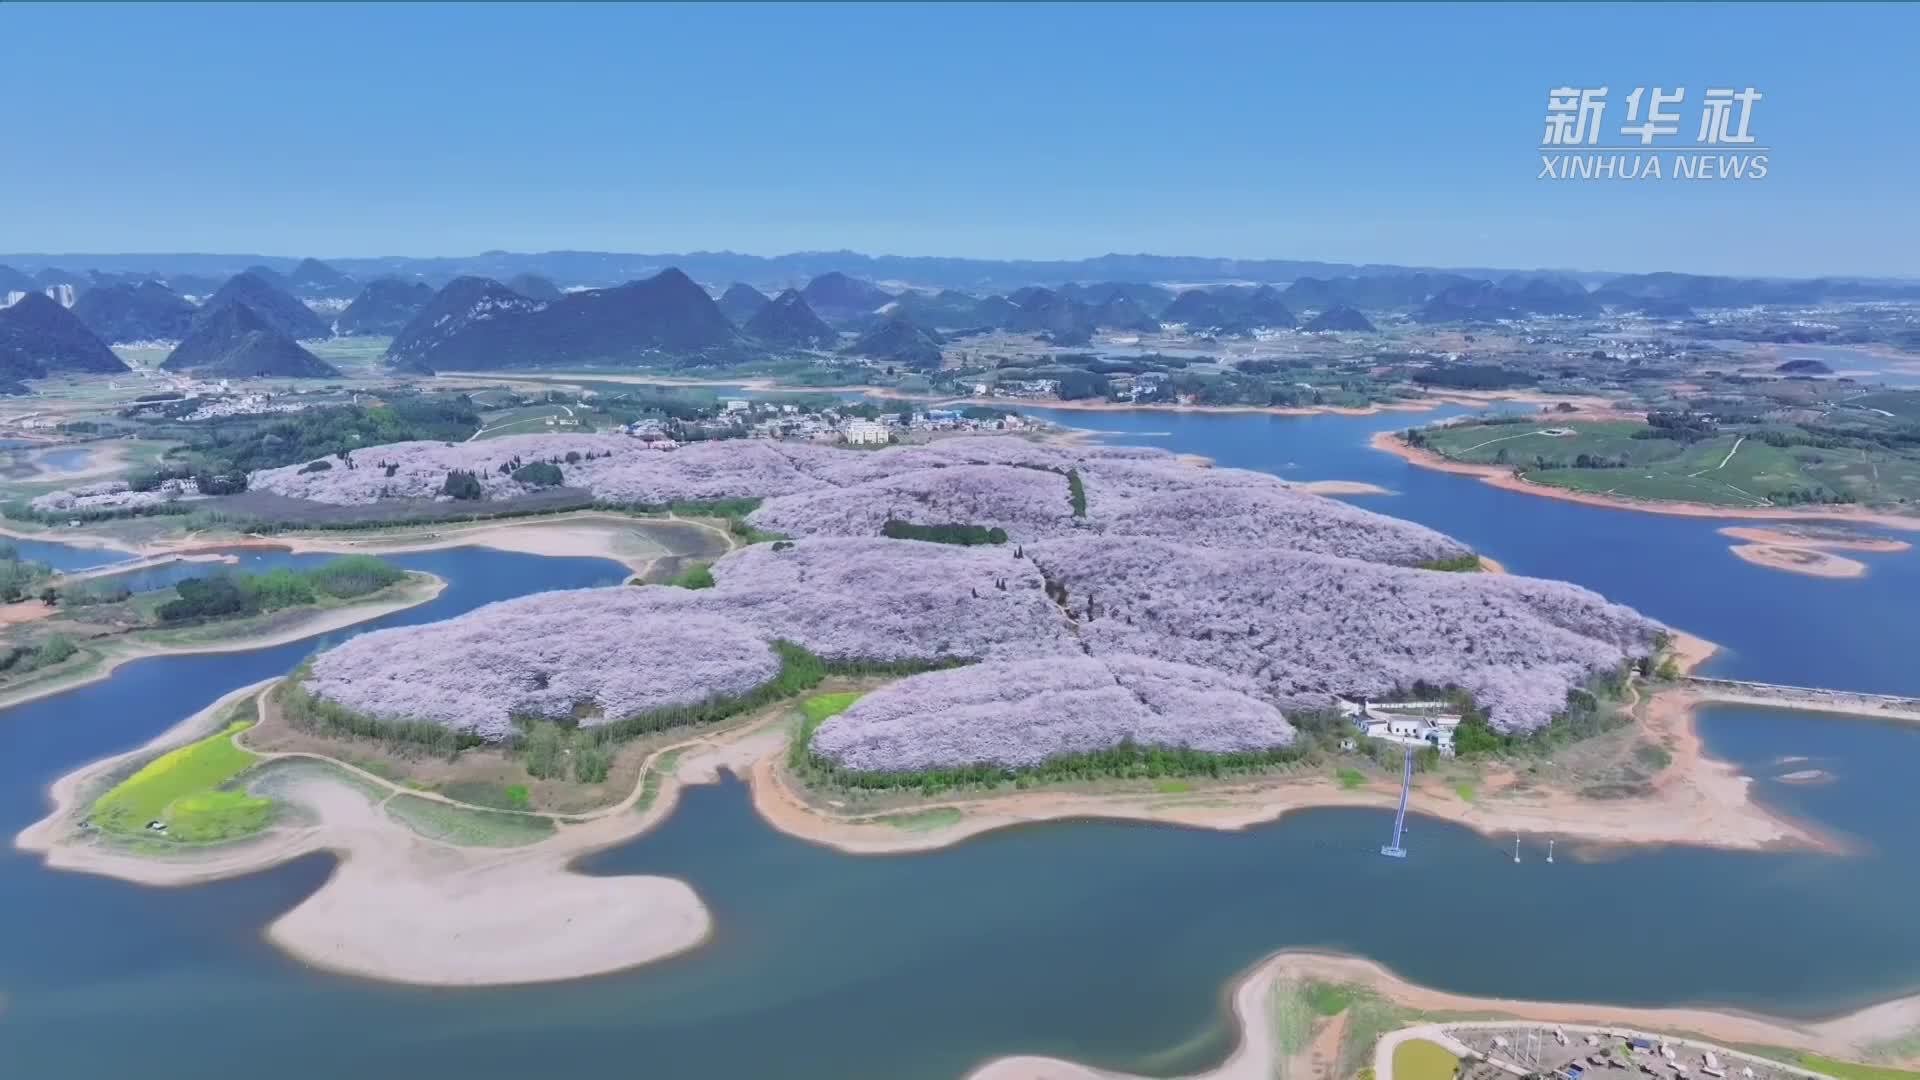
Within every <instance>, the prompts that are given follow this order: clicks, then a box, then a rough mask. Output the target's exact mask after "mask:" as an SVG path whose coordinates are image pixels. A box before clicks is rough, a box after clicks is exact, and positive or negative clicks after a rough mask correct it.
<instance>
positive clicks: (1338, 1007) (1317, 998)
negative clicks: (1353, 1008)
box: [1301, 979, 1354, 1016]
mask: <svg viewBox="0 0 1920 1080" xmlns="http://www.w3.org/2000/svg"><path fill="white" fill-rule="evenodd" d="M1301 993H1302V994H1304V995H1305V996H1306V999H1307V1005H1308V1006H1309V1007H1310V1008H1312V1009H1313V1011H1314V1012H1316V1013H1318V1014H1320V1015H1321V1016H1339V1015H1340V1014H1341V1013H1343V1012H1346V1011H1347V1008H1348V1006H1350V1005H1352V1004H1353V999H1354V988H1353V987H1352V986H1348V985H1346V984H1344V983H1330V982H1321V981H1320V980H1318V979H1310V980H1308V981H1307V983H1306V984H1305V985H1304V986H1303V987H1302V988H1301Z"/></svg>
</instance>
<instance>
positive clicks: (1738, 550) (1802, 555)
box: [1727, 544, 1867, 578]
mask: <svg viewBox="0 0 1920 1080" xmlns="http://www.w3.org/2000/svg"><path fill="white" fill-rule="evenodd" d="M1727 550H1728V551H1731V552H1733V553H1734V555H1735V556H1737V557H1739V558H1741V559H1744V560H1745V561H1747V562H1750V563H1752V564H1754V565H1755V566H1764V567H1766V568H1767V569H1769V570H1785V571H1787V572H1788V573H1791V574H1805V575H1807V576H1808V577H1822V578H1857V577H1864V576H1866V573H1867V564H1866V563H1863V562H1861V561H1860V560H1859V559H1849V558H1847V557H1846V556H1844V555H1834V554H1830V553H1828V552H1825V551H1815V550H1813V549H1812V548H1802V547H1781V546H1779V545H1775V544H1734V545H1732V546H1731V547H1729V548H1727Z"/></svg>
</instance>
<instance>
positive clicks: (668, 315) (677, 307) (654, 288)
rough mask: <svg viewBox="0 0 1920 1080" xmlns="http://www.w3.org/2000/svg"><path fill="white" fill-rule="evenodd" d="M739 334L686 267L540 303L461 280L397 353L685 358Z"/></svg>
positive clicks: (465, 360)
mask: <svg viewBox="0 0 1920 1080" xmlns="http://www.w3.org/2000/svg"><path fill="white" fill-rule="evenodd" d="M738 340H739V331H738V330H737V329H736V328H735V327H734V325H733V324H732V323H730V322H728V321H727V317H726V316H725V315H722V314H721V313H720V308H719V307H718V306H717V305H716V304H715V303H714V302H713V298H712V297H710V296H708V295H707V293H706V290H704V289H702V288H701V287H700V286H698V285H696V284H694V282H693V279H692V278H689V277H688V276H686V275H685V274H683V273H681V272H679V271H678V270H666V271H662V272H661V273H659V274H656V275H654V276H653V277H650V278H647V279H645V280H642V281H634V282H629V283H628V284H625V285H621V286H618V287H615V288H611V289H589V290H585V291H582V292H573V293H568V294H566V295H565V296H562V297H561V298H560V299H558V300H555V301H553V302H552V303H550V304H540V303H535V302H534V301H531V300H528V299H527V298H526V297H524V296H521V295H520V294H518V293H516V292H514V291H513V290H511V289H508V288H507V287H506V286H504V285H502V284H500V283H499V282H497V281H490V280H487V279H484V278H461V279H458V280H456V281H454V282H452V283H451V284H449V285H448V286H447V287H446V288H445V289H443V290H441V292H440V294H439V295H437V296H435V297H434V299H433V301H432V302H431V303H429V304H428V305H427V306H426V307H425V308H424V309H423V310H422V311H421V312H420V314H419V315H418V316H416V317H415V318H414V320H413V322H411V323H409V324H408V325H407V327H406V328H405V329H404V330H402V331H401V332H400V334H399V335H398V336H397V337H395V338H394V339H393V343H392V344H391V345H390V346H389V347H388V350H387V356H388V359H389V360H390V361H392V362H394V363H395V364H399V365H403V366H409V367H412V368H415V369H416V370H417V369H421V368H429V369H433V370H445V369H456V370H486V369H494V368H537V367H561V366H568V365H575V366H577V365H583V364H596V365H597V364H637V363H642V362H645V361H647V360H649V359H651V360H654V361H656V362H657V361H658V360H660V359H662V358H672V359H675V360H681V361H684V360H686V359H688V358H690V357H698V356H701V355H705V354H710V353H711V352H712V351H713V350H718V349H724V348H728V347H731V346H733V345H735V344H736V343H737V342H738Z"/></svg>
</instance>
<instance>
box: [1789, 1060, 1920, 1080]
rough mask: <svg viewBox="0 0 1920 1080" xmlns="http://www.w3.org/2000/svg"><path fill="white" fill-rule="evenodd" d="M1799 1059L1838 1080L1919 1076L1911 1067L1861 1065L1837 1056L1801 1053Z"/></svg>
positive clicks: (1911, 1079)
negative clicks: (1896, 1067) (1893, 1067)
mask: <svg viewBox="0 0 1920 1080" xmlns="http://www.w3.org/2000/svg"><path fill="white" fill-rule="evenodd" d="M1799 1060H1800V1064H1802V1065H1804V1066H1806V1067H1807V1068H1809V1069H1812V1070H1813V1071H1815V1072H1823V1073H1826V1074H1827V1075H1828V1076H1837V1077H1839V1078H1840V1080H1916V1078H1920V1072H1916V1071H1914V1070H1912V1069H1892V1068H1888V1067H1887V1066H1885V1065H1863V1064H1861V1063H1859V1062H1857V1061H1841V1060H1839V1059H1837V1058H1830V1057H1821V1056H1820V1055H1819V1054H1801V1055H1800V1058H1799Z"/></svg>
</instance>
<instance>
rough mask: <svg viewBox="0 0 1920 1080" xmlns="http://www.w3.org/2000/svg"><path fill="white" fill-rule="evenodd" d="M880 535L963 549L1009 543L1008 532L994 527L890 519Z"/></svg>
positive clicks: (881, 527)
mask: <svg viewBox="0 0 1920 1080" xmlns="http://www.w3.org/2000/svg"><path fill="white" fill-rule="evenodd" d="M880 535H882V536H885V537H887V538H889V539H892V540H925V541H927V542H929V543H934V544H958V545H960V546H961V547H974V546H976V545H979V544H1004V543H1006V542H1007V530H1005V529H1002V528H1000V527H999V526H997V525H996V526H994V527H992V528H988V527H987V526H984V525H962V524H960V523H959V522H949V523H947V524H945V525H915V524H913V523H912V522H909V521H902V520H900V519H899V518H894V517H890V518H888V519H887V520H886V524H884V525H882V526H880Z"/></svg>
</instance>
